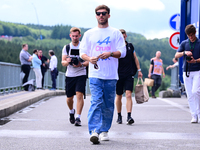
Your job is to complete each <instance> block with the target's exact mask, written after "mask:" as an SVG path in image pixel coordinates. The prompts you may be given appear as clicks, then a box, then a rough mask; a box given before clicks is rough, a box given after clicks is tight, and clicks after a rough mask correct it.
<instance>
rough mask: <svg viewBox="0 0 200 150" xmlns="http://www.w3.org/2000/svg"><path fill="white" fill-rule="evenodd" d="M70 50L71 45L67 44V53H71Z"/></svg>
mask: <svg viewBox="0 0 200 150" xmlns="http://www.w3.org/2000/svg"><path fill="white" fill-rule="evenodd" d="M69 50H70V45H69V44H67V45H66V52H67V55H69Z"/></svg>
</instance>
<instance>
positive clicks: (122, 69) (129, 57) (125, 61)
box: [118, 42, 134, 78]
mask: <svg viewBox="0 0 200 150" xmlns="http://www.w3.org/2000/svg"><path fill="white" fill-rule="evenodd" d="M133 53H134V46H133V44H131V43H128V42H126V56H125V57H124V58H119V66H118V74H119V78H124V77H127V76H129V75H131V74H132V61H133Z"/></svg>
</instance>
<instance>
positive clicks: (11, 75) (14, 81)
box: [0, 62, 65, 94]
mask: <svg viewBox="0 0 200 150" xmlns="http://www.w3.org/2000/svg"><path fill="white" fill-rule="evenodd" d="M20 72H21V65H18V64H12V63H5V62H0V94H7V93H13V92H18V91H21V90H22V81H21V79H20ZM30 79H35V73H34V72H33V69H32V68H31V71H30V74H29V78H28V80H30ZM56 84H57V86H56V87H57V89H62V90H64V89H65V73H63V72H59V74H58V77H57V79H56ZM49 87H52V81H51V75H50V71H49V70H48V71H47V72H46V73H45V79H44V88H49Z"/></svg>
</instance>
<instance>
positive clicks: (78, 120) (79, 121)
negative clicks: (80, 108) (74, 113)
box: [75, 118, 81, 126]
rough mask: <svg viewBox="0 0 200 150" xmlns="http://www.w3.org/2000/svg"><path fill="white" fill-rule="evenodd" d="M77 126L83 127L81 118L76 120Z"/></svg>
mask: <svg viewBox="0 0 200 150" xmlns="http://www.w3.org/2000/svg"><path fill="white" fill-rule="evenodd" d="M75 126H81V120H80V118H76V120H75Z"/></svg>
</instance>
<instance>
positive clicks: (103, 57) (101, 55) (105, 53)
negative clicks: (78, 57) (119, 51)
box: [98, 52, 111, 59]
mask: <svg viewBox="0 0 200 150" xmlns="http://www.w3.org/2000/svg"><path fill="white" fill-rule="evenodd" d="M110 54H111V52H104V53H102V54H100V55H99V56H98V58H101V59H106V58H108V57H110Z"/></svg>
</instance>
